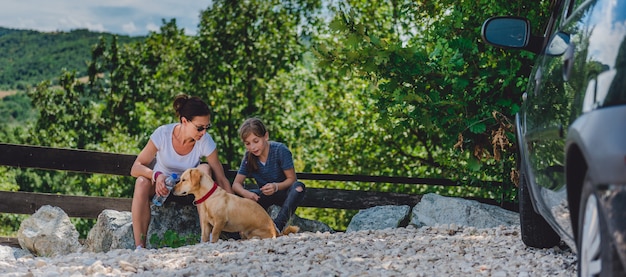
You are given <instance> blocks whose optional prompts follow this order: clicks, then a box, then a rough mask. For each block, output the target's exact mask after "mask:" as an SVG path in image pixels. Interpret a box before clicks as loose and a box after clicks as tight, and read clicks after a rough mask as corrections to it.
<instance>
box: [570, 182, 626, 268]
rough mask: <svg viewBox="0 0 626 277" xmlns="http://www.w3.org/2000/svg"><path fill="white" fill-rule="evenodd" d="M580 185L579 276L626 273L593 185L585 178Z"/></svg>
mask: <svg viewBox="0 0 626 277" xmlns="http://www.w3.org/2000/svg"><path fill="white" fill-rule="evenodd" d="M583 186H584V187H583V194H582V197H581V207H583V208H582V209H580V215H579V224H578V234H580V235H579V236H578V244H577V247H578V272H579V276H625V275H626V273H624V269H623V267H622V266H621V263H620V260H619V257H618V254H617V251H616V250H615V248H614V247H613V246H612V243H611V239H610V232H609V230H608V224H607V222H606V219H605V218H604V216H603V214H602V213H601V212H600V204H599V203H598V198H597V196H596V194H595V193H594V189H593V186H592V185H591V182H589V180H588V179H587V178H585V182H584V184H583ZM603 250H604V251H603Z"/></svg>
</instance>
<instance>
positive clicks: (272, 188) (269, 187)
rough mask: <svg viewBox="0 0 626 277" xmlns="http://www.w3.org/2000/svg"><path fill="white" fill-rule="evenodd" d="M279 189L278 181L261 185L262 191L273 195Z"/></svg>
mask: <svg viewBox="0 0 626 277" xmlns="http://www.w3.org/2000/svg"><path fill="white" fill-rule="evenodd" d="M277 191H278V185H277V184H276V183H267V184H266V185H265V186H263V187H261V192H262V193H263V194H265V195H272V194H274V193H276V192H277Z"/></svg>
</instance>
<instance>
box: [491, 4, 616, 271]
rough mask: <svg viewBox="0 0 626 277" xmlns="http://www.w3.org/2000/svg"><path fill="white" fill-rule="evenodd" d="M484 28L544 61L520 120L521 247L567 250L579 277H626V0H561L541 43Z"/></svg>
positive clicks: (524, 28) (517, 23)
mask: <svg viewBox="0 0 626 277" xmlns="http://www.w3.org/2000/svg"><path fill="white" fill-rule="evenodd" d="M531 30H532V28H531V22H530V21H529V20H528V19H526V18H524V17H519V16H496V17H491V18H488V19H487V20H485V21H484V23H483V26H482V30H481V35H482V39H483V40H484V41H485V42H486V43H489V44H490V45H493V46H496V47H500V48H505V49H507V51H508V49H518V50H524V51H531V52H533V53H536V54H537V55H536V59H535V61H534V64H533V68H532V70H531V74H530V76H529V79H528V85H527V87H526V90H525V92H524V93H523V94H522V97H521V99H522V105H521V108H520V111H519V112H518V113H517V114H516V116H515V117H516V119H515V124H516V126H515V127H516V131H515V132H516V137H517V146H518V147H517V148H518V153H517V154H518V156H517V157H516V159H517V170H518V173H519V183H518V192H517V195H518V201H519V214H520V227H521V239H522V241H523V242H524V244H526V245H527V246H531V247H537V248H548V247H554V246H557V245H558V244H560V243H561V242H564V243H565V244H566V245H568V246H569V247H570V248H571V249H572V250H573V251H574V252H576V254H577V257H578V275H579V276H625V275H626V273H625V271H624V269H625V268H626V242H625V240H626V1H619V0H618V1H615V0H586V1H584V0H553V1H552V5H551V6H550V18H549V19H548V20H547V23H545V30H544V33H543V34H542V35H534V34H531Z"/></svg>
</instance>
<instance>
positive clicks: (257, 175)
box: [237, 141, 294, 187]
mask: <svg viewBox="0 0 626 277" xmlns="http://www.w3.org/2000/svg"><path fill="white" fill-rule="evenodd" d="M269 147H270V151H269V154H268V155H267V161H265V164H262V163H261V162H260V161H258V159H257V161H256V162H257V165H258V168H259V170H258V171H255V172H251V171H250V170H249V169H248V168H247V164H248V161H247V160H246V155H248V152H247V151H246V154H245V155H244V156H243V159H242V161H241V165H240V166H239V171H238V172H237V173H239V174H241V175H244V176H246V177H249V178H254V180H255V181H256V183H257V185H259V187H262V186H264V185H265V184H267V183H275V182H282V181H284V180H285V179H287V176H285V172H284V170H287V169H292V168H294V166H293V156H292V154H291V151H290V150H289V148H287V146H286V145H284V144H282V143H280V142H275V141H270V145H269Z"/></svg>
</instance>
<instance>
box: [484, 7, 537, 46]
mask: <svg viewBox="0 0 626 277" xmlns="http://www.w3.org/2000/svg"><path fill="white" fill-rule="evenodd" d="M481 35H482V37H483V40H485V42H487V43H489V44H491V45H493V46H496V47H500V48H512V49H521V50H527V51H531V52H534V53H539V52H540V51H541V46H540V45H541V43H542V40H543V38H541V37H535V36H533V35H532V34H531V31H530V22H529V21H528V19H526V18H523V17H517V16H496V17H492V18H489V19H487V20H485V22H484V23H483V26H482V30H481Z"/></svg>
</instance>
